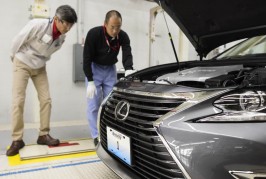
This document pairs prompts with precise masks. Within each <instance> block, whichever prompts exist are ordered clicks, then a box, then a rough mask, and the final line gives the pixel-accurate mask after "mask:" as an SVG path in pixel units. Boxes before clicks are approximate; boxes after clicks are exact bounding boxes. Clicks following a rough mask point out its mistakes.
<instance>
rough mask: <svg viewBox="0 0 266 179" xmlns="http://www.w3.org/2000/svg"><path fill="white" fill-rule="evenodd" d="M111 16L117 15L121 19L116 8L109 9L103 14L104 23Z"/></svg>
mask: <svg viewBox="0 0 266 179" xmlns="http://www.w3.org/2000/svg"><path fill="white" fill-rule="evenodd" d="M112 16H116V17H119V18H120V19H121V21H122V16H121V14H120V13H119V12H118V11H116V10H111V11H109V12H107V13H106V15H105V23H107V22H108V21H109V19H110V18H111V17H112Z"/></svg>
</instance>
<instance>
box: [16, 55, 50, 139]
mask: <svg viewBox="0 0 266 179" xmlns="http://www.w3.org/2000/svg"><path fill="white" fill-rule="evenodd" d="M29 78H31V80H32V82H33V84H34V86H35V88H36V90H37V93H38V99H39V102H40V132H39V135H40V136H42V135H46V134H48V133H49V131H50V116H51V97H50V92H49V84H48V78H47V73H46V68H45V66H44V67H42V68H40V69H32V68H30V67H29V66H28V65H26V64H25V63H23V62H21V61H20V60H18V59H17V58H14V60H13V89H12V140H13V141H16V140H21V139H22V137H23V129H24V119H23V112H24V104H25V98H26V88H27V85H28V81H29ZM34 107H35V106H33V108H34Z"/></svg>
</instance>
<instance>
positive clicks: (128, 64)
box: [121, 32, 133, 70]
mask: <svg viewBox="0 0 266 179" xmlns="http://www.w3.org/2000/svg"><path fill="white" fill-rule="evenodd" d="M121 35H122V39H121V40H122V42H121V46H122V63H123V66H124V68H125V70H133V56H132V53H131V46H130V39H129V37H128V35H127V33H125V32H124V33H123V34H121Z"/></svg>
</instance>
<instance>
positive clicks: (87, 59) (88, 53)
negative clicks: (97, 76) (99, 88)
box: [83, 31, 95, 81]
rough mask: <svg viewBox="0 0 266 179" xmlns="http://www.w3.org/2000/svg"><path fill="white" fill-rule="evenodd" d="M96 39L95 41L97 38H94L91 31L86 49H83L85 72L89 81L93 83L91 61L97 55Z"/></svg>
mask: <svg viewBox="0 0 266 179" xmlns="http://www.w3.org/2000/svg"><path fill="white" fill-rule="evenodd" d="M94 39H95V36H93V34H92V31H89V32H88V34H87V36H86V39H85V44H84V49H83V71H84V73H85V76H86V77H87V79H88V81H93V78H92V76H93V74H92V69H91V63H92V60H91V59H92V58H93V57H94V54H95V45H94Z"/></svg>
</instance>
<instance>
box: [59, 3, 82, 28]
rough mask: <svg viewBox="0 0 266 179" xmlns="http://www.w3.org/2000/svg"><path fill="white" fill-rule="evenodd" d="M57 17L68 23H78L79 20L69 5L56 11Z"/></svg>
mask: <svg viewBox="0 0 266 179" xmlns="http://www.w3.org/2000/svg"><path fill="white" fill-rule="evenodd" d="M55 15H56V16H57V17H58V18H59V19H61V20H64V21H66V22H69V23H72V24H74V23H76V22H77V20H78V17H77V14H76V12H75V10H74V9H73V8H72V7H71V6H69V5H62V6H59V7H58V8H57V9H56V12H55Z"/></svg>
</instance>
